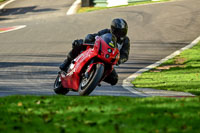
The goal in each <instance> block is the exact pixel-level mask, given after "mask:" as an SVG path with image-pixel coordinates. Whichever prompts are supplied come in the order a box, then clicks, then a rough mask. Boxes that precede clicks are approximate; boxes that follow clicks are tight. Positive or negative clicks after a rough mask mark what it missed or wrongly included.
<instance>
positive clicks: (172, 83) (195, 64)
mask: <svg viewBox="0 0 200 133" xmlns="http://www.w3.org/2000/svg"><path fill="white" fill-rule="evenodd" d="M199 51H200V43H198V44H197V45H196V46H194V47H193V48H191V49H188V50H186V51H183V52H182V53H181V54H180V55H178V56H176V57H175V58H173V59H170V60H168V61H167V62H165V63H164V64H162V65H161V66H160V67H157V68H155V69H153V70H151V71H148V72H145V73H143V74H142V75H141V76H139V77H137V78H136V79H135V80H134V81H133V82H132V83H133V84H134V85H135V87H141V88H155V89H163V90H174V91H183V92H190V93H193V94H196V95H200V54H199Z"/></svg>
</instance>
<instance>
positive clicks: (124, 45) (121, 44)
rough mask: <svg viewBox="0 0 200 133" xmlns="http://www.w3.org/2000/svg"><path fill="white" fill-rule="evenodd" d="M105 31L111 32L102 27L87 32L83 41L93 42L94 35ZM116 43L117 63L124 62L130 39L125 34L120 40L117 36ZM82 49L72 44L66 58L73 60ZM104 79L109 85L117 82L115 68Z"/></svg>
mask: <svg viewBox="0 0 200 133" xmlns="http://www.w3.org/2000/svg"><path fill="white" fill-rule="evenodd" d="M106 33H111V32H110V30H109V29H104V30H101V31H99V32H98V33H94V34H88V35H87V36H86V37H85V42H86V43H93V42H94V41H95V37H96V36H101V35H103V34H106ZM117 45H118V49H119V50H120V59H119V61H118V64H122V63H124V62H126V61H127V60H128V57H129V51H130V40H129V38H128V37H127V36H126V37H125V38H123V39H122V40H120V38H117ZM83 50H85V47H84V46H73V48H72V50H71V51H70V52H69V54H68V55H67V57H68V60H73V59H74V58H76V57H77V56H78V55H79V54H80V52H81V51H83ZM104 81H105V82H107V83H110V84H111V85H116V84H117V82H118V75H117V73H116V71H115V69H113V71H112V72H111V73H110V75H108V76H107V77H106V78H105V79H104Z"/></svg>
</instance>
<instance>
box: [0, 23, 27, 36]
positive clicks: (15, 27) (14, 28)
mask: <svg viewBox="0 0 200 133" xmlns="http://www.w3.org/2000/svg"><path fill="white" fill-rule="evenodd" d="M25 27H26V25H19V26H13V29H11V30H7V31H2V32H0V34H1V33H5V32H9V31H15V30H19V29H22V28H25Z"/></svg>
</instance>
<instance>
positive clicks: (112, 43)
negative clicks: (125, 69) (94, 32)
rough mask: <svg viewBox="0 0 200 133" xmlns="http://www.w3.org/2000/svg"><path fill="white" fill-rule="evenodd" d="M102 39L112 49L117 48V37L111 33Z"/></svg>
mask: <svg viewBox="0 0 200 133" xmlns="http://www.w3.org/2000/svg"><path fill="white" fill-rule="evenodd" d="M101 38H102V39H103V40H104V41H105V42H106V43H107V44H108V45H109V46H110V47H112V48H115V47H116V46H117V45H116V37H115V36H114V35H113V34H111V33H106V34H104V35H102V36H101Z"/></svg>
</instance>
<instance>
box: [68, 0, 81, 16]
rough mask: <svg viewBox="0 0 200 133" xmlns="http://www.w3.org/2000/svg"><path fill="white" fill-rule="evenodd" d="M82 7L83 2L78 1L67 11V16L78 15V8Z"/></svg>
mask: <svg viewBox="0 0 200 133" xmlns="http://www.w3.org/2000/svg"><path fill="white" fill-rule="evenodd" d="M80 6H81V0H76V1H75V2H74V3H73V4H72V6H71V7H70V8H69V10H68V11H67V13H66V15H73V14H76V12H77V10H78V8H79V7H80Z"/></svg>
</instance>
